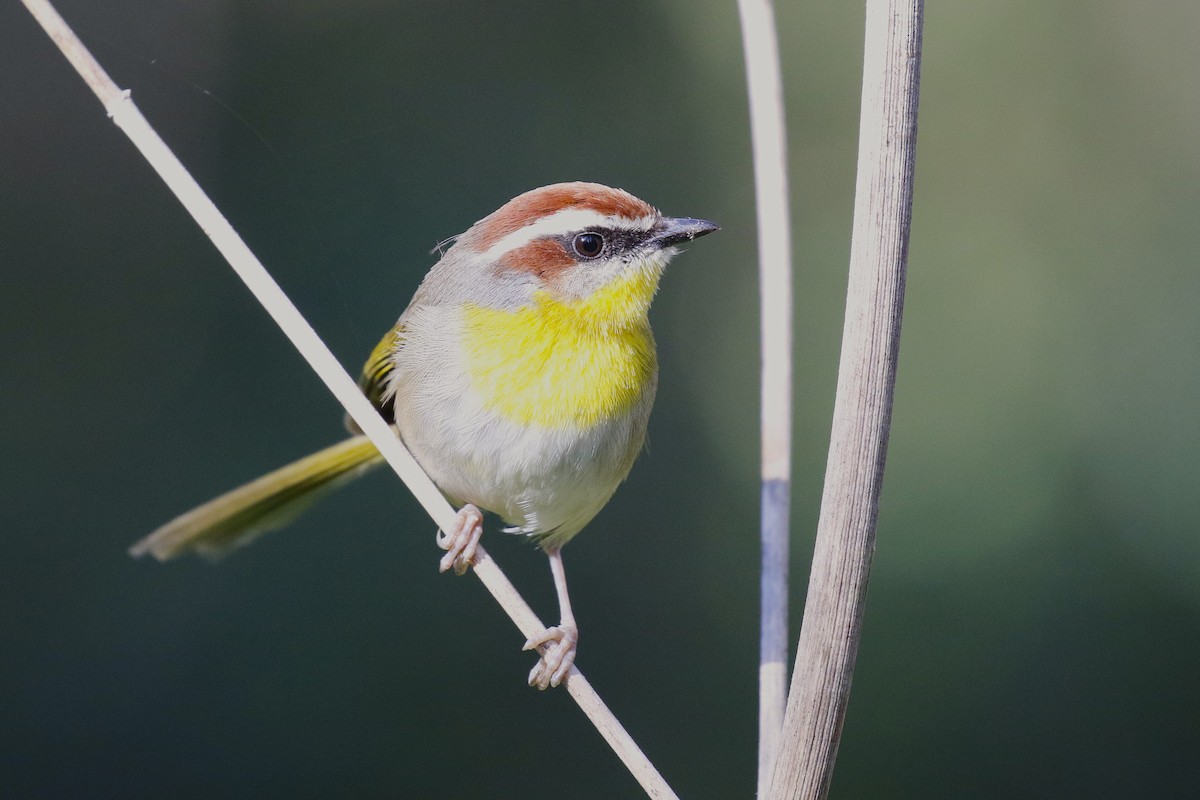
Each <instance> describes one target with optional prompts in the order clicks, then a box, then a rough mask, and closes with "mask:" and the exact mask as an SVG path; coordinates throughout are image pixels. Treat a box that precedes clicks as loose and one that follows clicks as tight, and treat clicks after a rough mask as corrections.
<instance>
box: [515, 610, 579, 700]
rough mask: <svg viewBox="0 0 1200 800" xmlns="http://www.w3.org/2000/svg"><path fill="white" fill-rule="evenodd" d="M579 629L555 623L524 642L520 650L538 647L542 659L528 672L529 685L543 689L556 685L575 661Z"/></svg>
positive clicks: (565, 675) (561, 680)
mask: <svg viewBox="0 0 1200 800" xmlns="http://www.w3.org/2000/svg"><path fill="white" fill-rule="evenodd" d="M578 645H579V631H578V630H576V629H575V626H574V625H555V626H554V627H553V628H547V629H546V630H544V631H542V632H541V633H540V634H538V635H537V636H535V637H533V638H532V639H530V640H529V641H528V642H526V643H525V646H524V647H523V648H521V649H522V650H533V649H535V648H537V649H540V650H541V653H542V660H541V661H539V662H538V663H537V664H535V665H534V667H533V669H532V670H530V672H529V685H530V686H536V687H537V688H538V689H541V690H542V691H545V690H546V689H547V688H549V687H551V686H558V685H559V684H560V683H562V682H563V678H565V677H567V673H568V672H570V671H571V665H572V664H574V663H575V650H576V649H577V648H578Z"/></svg>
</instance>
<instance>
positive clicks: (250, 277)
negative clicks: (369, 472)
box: [22, 0, 676, 798]
mask: <svg viewBox="0 0 1200 800" xmlns="http://www.w3.org/2000/svg"><path fill="white" fill-rule="evenodd" d="M22 2H23V3H24V4H25V7H26V8H28V9H29V12H30V13H31V14H33V16H34V18H35V19H37V21H38V22H39V23H40V24H41V26H42V27H43V28H44V29H45V30H46V33H47V34H49V36H50V38H51V39H53V40H54V42H55V44H57V45H58V47H59V49H60V50H62V52H63V55H65V56H66V57H67V60H68V61H70V62H71V64H72V65H73V66H74V67H75V69H76V70H77V71H78V72H79V74H80V76H82V77H83V79H84V81H86V82H87V84H88V86H89V87H91V89H92V91H94V92H95V93H96V96H97V97H98V98H100V102H101V103H103V104H104V108H105V110H106V111H107V112H108V115H109V117H110V118H112V120H113V122H114V123H116V125H117V127H119V128H120V129H121V130H122V131H124V132H125V134H126V135H127V136H128V137H129V138H130V140H131V141H132V142H133V144H134V146H136V147H137V148H138V150H139V151H140V152H141V153H142V155H143V156H144V157H145V158H146V160H147V161H148V162H149V163H150V165H151V166H152V167H154V169H155V171H156V172H158V174H159V176H160V177H161V178H162V179H163V181H164V182H165V183H166V184H167V186H168V187H169V188H170V189H171V191H172V192H174V193H175V196H176V197H178V198H179V201H180V202H181V203H183V205H184V207H185V208H187V210H188V212H189V213H190V214H191V215H192V217H193V218H194V219H195V220H196V223H197V224H198V225H199V226H200V227H201V229H203V230H204V232H205V233H206V234H207V235H208V237H209V239H211V240H212V242H213V244H214V245H216V247H217V249H218V250H219V251H220V252H221V255H223V256H224V257H225V259H226V260H227V261H228V262H229V264H230V266H231V267H233V269H234V270H235V271H236V272H237V274H238V276H239V277H240V278H241V279H242V281H243V282H244V283H245V284H246V286H247V287H248V288H249V289H250V291H251V292H253V293H254V296H255V297H256V298H257V299H258V301H259V302H260V303H262V305H263V308H265V309H266V310H267V313H269V314H270V315H271V317H272V318H273V319H274V320H275V322H276V323H277V324H278V325H279V327H280V328H281V329H282V330H283V332H284V333H285V334H286V335H287V337H288V339H290V340H291V342H292V344H293V345H295V346H296V349H297V350H299V351H300V354H301V355H302V356H304V359H305V360H306V361H308V364H309V366H311V367H312V368H313V370H314V371H315V372H316V373H317V375H318V376H319V377H320V378H321V380H322V381H323V382H324V383H325V385H326V387H328V388H329V391H331V392H332V393H333V395H334V396H335V397H336V398H337V399H338V401H339V402H340V403H341V404H342V405H343V406H344V407H345V409H346V412H347V413H348V414H349V415H350V416H351V417H352V418H353V419H354V421H355V423H357V424H358V426H359V428H360V429H361V430H362V432H363V433H364V434H366V435H367V436H368V437H369V438H370V439H371V441H372V443H374V445H375V446H376V447H377V448H379V452H380V453H382V454H383V457H384V458H385V459H386V460H387V462H388V464H389V465H391V467H392V469H394V470H395V471H396V474H397V475H398V476H399V477H400V480H401V481H403V482H404V484H405V486H407V487H408V488H409V490H410V491H411V492H412V493H413V495H415V496H416V498H417V500H418V501H419V502H420V503H421V505H422V506H423V507H424V508H425V510H426V512H428V513H429V516H431V517H432V518H433V520H434V522H436V523H437V525H438V527H439V528H441V529H443V530H447V529H449V528H450V527H451V525H452V524H453V523H454V516H455V512H454V509H453V508H451V507H450V505H449V504H448V503H447V502H446V500H445V499H444V498H443V497H442V495H441V493H440V492H439V491H438V490H437V487H436V486H434V484H433V481H431V480H430V479H429V477H428V476H427V475H425V473H424V472H423V471H422V470H421V468H420V467H419V466H418V465H417V462H416V461H415V460H414V459H413V457H412V456H411V455H409V453H408V451H407V450H406V449H405V448H404V445H403V444H401V442H400V440H399V439H398V438H397V437H396V436H395V435H394V434H393V433H392V431H391V429H390V427H389V426H388V423H387V422H385V421H384V419H383V417H381V416H380V415H379V412H377V411H376V410H375V408H374V407H373V406H372V405H371V403H370V402H369V401H368V400H367V398H366V397H365V396H364V395H363V394H362V392H361V391H359V389H358V386H357V385H356V384H355V382H354V380H353V379H352V378H351V377H350V375H349V374H348V373H347V372H346V370H345V369H343V368H342V365H341V364H340V363H338V361H337V359H336V358H335V357H334V355H333V353H332V352H331V351H330V350H329V348H328V347H327V346H326V345H325V343H324V342H323V341H322V340H321V338H320V337H319V336H317V334H316V332H315V331H314V330H313V329H312V326H310V325H309V324H308V321H307V320H305V319H304V317H303V316H301V314H300V312H299V310H297V309H296V307H295V305H293V304H292V302H291V300H289V299H288V297H287V295H285V294H284V293H283V290H282V289H280V288H279V285H278V284H277V283H275V280H274V279H273V278H272V277H271V276H270V274H268V272H267V270H266V268H265V267H263V265H262V263H261V262H260V261H259V260H258V258H257V257H255V255H254V254H253V253H252V252H250V248H248V247H247V246H246V244H245V242H243V241H242V239H241V237H240V236H238V234H237V232H236V231H234V229H233V227H232V226H231V225H230V224H229V222H228V220H226V219H225V217H224V215H222V214H221V212H220V211H219V210H218V209H217V207H216V206H215V205H213V202H212V201H211V200H210V199H209V198H208V196H207V195H206V194H205V193H204V191H203V190H202V189H201V188H200V186H199V184H197V183H196V181H195V180H194V179H193V178H192V176H191V175H190V174H189V173H188V172H187V170H186V169H185V168H184V166H183V165H182V164H181V163H180V162H179V159H177V158H176V157H175V155H174V153H172V152H171V151H170V149H169V148H168V147H167V145H166V144H165V143H164V142H163V141H162V139H161V138H159V136H158V134H157V133H155V131H154V129H153V128H151V127H150V123H148V122H147V121H146V119H145V117H143V116H142V114H141V112H140V111H138V109H137V106H135V105H134V103H133V100H132V99H131V98H130V96H129V92H128V91H122V90H121V89H119V88H118V87H117V85H116V84H115V83H113V81H112V79H111V78H109V77H108V74H107V73H106V72H105V71H104V69H103V68H102V67H101V66H100V64H99V63H98V62H97V61H96V60H95V59H94V58H93V57H92V54H91V53H89V52H88V50H87V49H86V48H85V47H84V46H83V43H82V42H80V41H79V39H78V38H77V37H76V36H75V34H74V33H73V32H72V31H71V29H70V28H69V27H68V26H67V24H66V22H64V21H63V19H62V17H61V16H59V14H58V12H57V11H55V10H54V8H53V7H52V6H51V5H50V3H48V2H46V1H45V0H22ZM474 573H475V575H476V576H478V578H479V580H481V581H482V582H483V584H484V586H485V587H487V590H488V591H489V592H491V594H492V596H493V597H495V598H496V600H497V602H499V603H500V605H501V606H502V607H503V608H504V610H505V612H506V613H507V614H508V615H509V617H510V618H511V619H512V620H513V622H514V623H515V624H516V626H517V628H519V629H520V631H521V633H522V635H524V636H525V637H526V638H527V639H528V638H532V637H534V636H535V635H537V634H539V633H541V632H542V631H543V630H545V626H544V625H543V624H542V622H541V620H539V619H538V618H537V615H535V614H534V613H533V610H532V609H531V608H530V607H529V605H528V604H527V603H526V602H525V600H524V599H522V597H521V596H520V594H518V593H517V590H516V589H515V588H514V587H513V585H512V583H510V582H509V580H508V578H507V577H505V575H504V573H503V572H501V570H500V567H499V566H497V565H496V562H495V561H493V560H492V558H491V557H490V556H489V555H488V554H487V553H486V552H485V551H484V550H483V548H479V550H478V552H477V557H476V564H475V569H474ZM566 685H567V691H568V692H569V693H570V695H571V697H572V698H574V699H575V701H576V703H578V704H579V707H580V708H581V709H582V710H583V712H584V713H585V714H586V715H587V717H588V719H590V720H591V721H592V724H593V725H595V726H596V729H597V730H598V731H599V732H600V734H601V735H602V736H603V737H604V739H605V741H607V742H608V743H609V745H610V746H611V747H612V748H613V750H614V751H615V752H616V754H617V756H618V757H620V759H621V760H622V761H623V762H624V763H625V766H626V767H627V768H628V769H629V771H630V772H631V773H632V774H633V776H634V777H635V778H636V779H637V781H638V782H639V783H640V784H641V785H642V788H643V789H644V790H645V791H646V794H647V795H648V796H650V797H652V798H674V797H675V796H676V795H675V793H674V792H673V791H671V788H670V787H669V786H668V785H667V783H666V781H664V780H663V778H662V776H661V775H659V774H658V771H657V770H655V769H654V766H653V765H652V764H651V763H650V761H649V760H648V759H647V758H646V756H645V755H644V754H643V753H642V751H641V750H640V749H639V748H638V747H637V744H636V743H635V742H634V741H633V739H632V738H630V736H629V734H628V733H627V732H626V731H625V729H624V728H623V727H622V726H621V723H620V722H618V721H617V719H616V717H614V716H613V715H612V712H611V711H609V709H608V707H607V706H605V705H604V703H603V701H601V699H600V697H599V696H598V695H597V694H596V692H595V690H594V689H592V686H591V684H589V683H588V682H587V681H586V680H585V679H584V677H583V675H582V674H581V673H580V672H579V671H578V670H577V669H575V668H574V667H572V669H571V673H570V677H569V678H568V679H567V682H566Z"/></svg>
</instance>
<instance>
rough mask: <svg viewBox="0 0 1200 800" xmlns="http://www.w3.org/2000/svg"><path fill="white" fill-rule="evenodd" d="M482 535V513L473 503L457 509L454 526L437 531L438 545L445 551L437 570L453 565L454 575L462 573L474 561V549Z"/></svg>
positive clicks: (443, 570) (442, 570) (441, 570)
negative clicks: (443, 530)
mask: <svg viewBox="0 0 1200 800" xmlns="http://www.w3.org/2000/svg"><path fill="white" fill-rule="evenodd" d="M481 536H483V514H482V513H480V511H479V509H478V508H476V507H475V506H474V505H472V504H470V503H467V504H466V505H465V506H463V507H462V508H460V509H459V510H458V515H457V516H456V517H455V518H454V526H453V527H452V528H450V530H448V531H445V532H442V531H440V530H439V531H438V538H437V543H438V547H440V548H442V549H443V550H445V551H446V555H444V556H442V560H441V561H440V562H439V563H438V572H445V571H446V570H448V569H450V568H451V567H454V573H455V574H456V575H462V574H463V573H464V572H466V571H467V569H468V568H469V567H470V566H471V564H472V563H473V562H474V561H475V550H476V548H478V547H479V537H481Z"/></svg>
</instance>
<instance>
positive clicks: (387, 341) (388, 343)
mask: <svg viewBox="0 0 1200 800" xmlns="http://www.w3.org/2000/svg"><path fill="white" fill-rule="evenodd" d="M403 344H404V324H403V323H397V324H396V326H395V327H394V328H392V329H391V330H390V331H388V332H387V333H386V334H384V336H383V338H382V339H380V340H379V344H377V345H375V349H374V350H372V351H371V355H370V356H368V357H367V363H366V364H363V369H362V374H361V375H360V376H359V378H358V388H360V389H362V392H363V394H365V395H366V396H367V399H368V400H370V401H371V405H373V406H375V408H377V409H379V413H380V414H382V415H383V418H384V419H386V420H387V421H388V422H389V423H395V421H396V412H395V409H394V408H393V407H392V395H393V392H394V391H395V389H394V388H393V386H392V381H391V376H392V370H393V369H395V366H396V361H395V357H396V350H397V349H399V348H400V347H401V346H402V345H403ZM346 427H347V428H349V429H350V430H351V431H352V432H356V433H357V432H358V426H357V425H355V424H354V422H353V420H351V419H350V418H349V417H347V418H346Z"/></svg>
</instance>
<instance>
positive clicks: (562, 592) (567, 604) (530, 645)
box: [524, 548, 579, 690]
mask: <svg viewBox="0 0 1200 800" xmlns="http://www.w3.org/2000/svg"><path fill="white" fill-rule="evenodd" d="M546 555H548V556H549V557H550V571H551V572H552V573H553V574H554V590H555V591H556V592H557V593H558V611H559V623H558V624H557V625H555V626H554V627H552V628H547V629H546V630H544V631H542V632H541V633H540V634H538V635H537V636H535V637H533V638H532V639H530V640H529V641H528V642H526V643H525V647H524V649H525V650H533V649H534V648H541V647H542V646H543V645H545V648H544V649H543V650H542V651H541V653H542V660H541V661H539V662H538V663H537V664H535V665H534V667H533V669H532V670H530V672H529V685H530V686H536V687H537V688H539V689H543V690H544V689H546V688H547V687H550V686H558V685H559V684H560V683H562V682H563V678H565V677H566V676H567V673H568V672H570V671H571V665H572V664H574V663H575V649H576V647H577V646H578V644H579V628H577V627H576V626H575V615H574V614H572V613H571V598H570V597H569V596H568V595H567V573H566V572H565V571H563V562H562V551H561V550H560V549H558V548H555V549H553V550H549V551H547V553H546Z"/></svg>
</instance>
